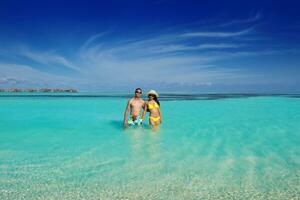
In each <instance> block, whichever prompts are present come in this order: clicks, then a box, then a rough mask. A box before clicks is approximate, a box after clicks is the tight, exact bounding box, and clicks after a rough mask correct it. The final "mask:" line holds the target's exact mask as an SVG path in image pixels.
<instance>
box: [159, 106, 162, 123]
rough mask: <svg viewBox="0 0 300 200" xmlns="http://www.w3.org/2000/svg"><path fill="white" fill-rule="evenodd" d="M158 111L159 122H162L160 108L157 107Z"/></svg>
mask: <svg viewBox="0 0 300 200" xmlns="http://www.w3.org/2000/svg"><path fill="white" fill-rule="evenodd" d="M158 112H159V117H160V123H162V114H161V111H160V108H158Z"/></svg>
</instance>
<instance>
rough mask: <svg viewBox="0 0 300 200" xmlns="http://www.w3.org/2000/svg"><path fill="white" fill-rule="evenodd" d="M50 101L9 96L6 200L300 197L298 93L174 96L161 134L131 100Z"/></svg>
mask: <svg viewBox="0 0 300 200" xmlns="http://www.w3.org/2000/svg"><path fill="white" fill-rule="evenodd" d="M49 95H50V96H43V97H41V96H36V95H32V96H26V97H24V96H22V95H18V96H11V95H9V94H5V95H2V96H1V94H0V199H201V198H203V199H299V197H300V148H299V143H300V123H299V122H300V99H299V98H298V95H276V96H266V95H263V96H260V95H248V96H247V95H240V96H226V97H223V96H224V95H223V96H222V95H221V96H220V95H219V96H213V95H212V96H209V97H215V98H205V96H203V95H202V96H195V95H194V96H193V95H192V96H188V97H186V96H184V95H181V94H177V95H165V96H163V97H162V101H161V109H162V112H163V124H162V126H161V127H160V129H159V131H157V132H153V131H152V130H151V129H150V127H149V126H148V125H147V124H146V125H145V127H139V128H130V129H127V130H124V129H123V128H122V116H123V112H124V108H125V105H126V99H125V98H126V97H127V96H126V95H121V96H120V95H107V96H105V95H104V96H103V95H102V96H101V95H96V97H91V96H89V95H85V96H77V97H74V96H73V97H70V96H67V95H68V94H67V95H66V96H63V97H62V96H56V97H53V96H51V94H49ZM216 97H218V98H216ZM246 97H248V98H246ZM189 99H192V100H193V101H191V100H189ZM199 99H207V100H199ZM209 99H211V100H209Z"/></svg>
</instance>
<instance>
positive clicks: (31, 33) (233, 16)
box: [0, 0, 300, 92]
mask: <svg viewBox="0 0 300 200" xmlns="http://www.w3.org/2000/svg"><path fill="white" fill-rule="evenodd" d="M299 6H300V4H299V3H297V1H174V0H172V1H171V0H156V1H141V0H140V1H114V0H111V1H64V2H61V1H53V0H52V1H30V0H28V1H15V0H2V1H1V2H0V30H1V31H0V87H1V88H8V87H21V88H28V87H33V88H39V87H64V88H65V87H72V88H78V89H79V90H81V91H132V90H134V88H135V87H142V88H144V89H145V90H147V89H150V88H154V89H157V90H159V91H164V92H167V91H181V92H185V91H193V92H300V78H299V77H300V14H299V10H298V8H299Z"/></svg>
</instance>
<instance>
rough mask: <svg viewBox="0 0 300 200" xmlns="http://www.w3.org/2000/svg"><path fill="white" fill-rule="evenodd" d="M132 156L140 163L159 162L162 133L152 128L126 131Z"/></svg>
mask: <svg viewBox="0 0 300 200" xmlns="http://www.w3.org/2000/svg"><path fill="white" fill-rule="evenodd" d="M125 133H126V135H127V138H128V145H129V150H130V155H131V157H132V158H133V159H137V160H139V161H142V160H146V161H147V160H148V161H159V160H160V156H161V146H160V143H161V134H162V133H161V131H158V129H157V130H156V131H153V129H152V128H150V127H149V128H143V127H138V128H133V129H129V130H126V131H125Z"/></svg>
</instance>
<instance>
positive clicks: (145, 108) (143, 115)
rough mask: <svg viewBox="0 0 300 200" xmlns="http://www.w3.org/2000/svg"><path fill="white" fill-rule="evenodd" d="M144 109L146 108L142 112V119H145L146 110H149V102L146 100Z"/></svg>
mask: <svg viewBox="0 0 300 200" xmlns="http://www.w3.org/2000/svg"><path fill="white" fill-rule="evenodd" d="M143 109H144V112H143V114H142V120H144V117H145V115H146V112H147V102H145V104H144V106H143Z"/></svg>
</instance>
